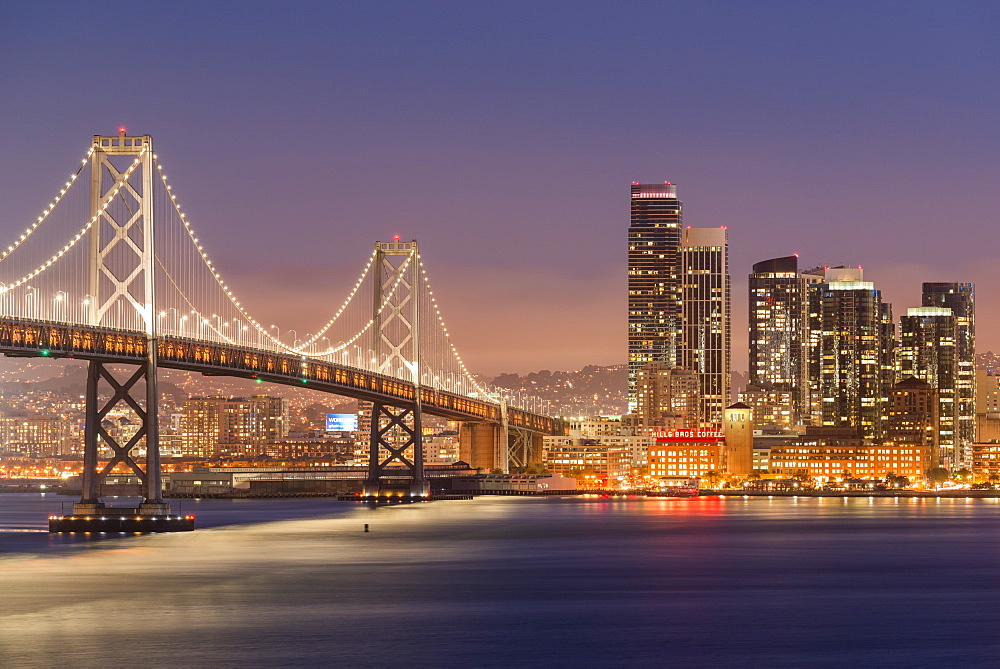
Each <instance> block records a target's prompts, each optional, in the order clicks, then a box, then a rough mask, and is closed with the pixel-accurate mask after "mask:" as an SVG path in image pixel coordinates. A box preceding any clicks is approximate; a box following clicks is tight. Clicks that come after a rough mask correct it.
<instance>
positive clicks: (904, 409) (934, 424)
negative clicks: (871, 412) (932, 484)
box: [878, 376, 943, 474]
mask: <svg viewBox="0 0 1000 669" xmlns="http://www.w3.org/2000/svg"><path fill="white" fill-rule="evenodd" d="M940 406H943V404H941V402H940V401H939V395H938V391H937V390H936V389H935V388H934V386H933V385H932V384H931V383H928V382H927V381H926V380H924V379H919V378H916V377H914V376H907V377H906V378H904V379H903V380H902V381H900V382H899V383H897V384H896V385H895V386H894V387H893V389H892V392H890V393H889V409H888V416H887V419H886V432H885V436H886V443H885V449H883V452H880V453H879V454H878V455H881V456H882V457H884V458H887V459H888V460H889V462H894V461H898V462H899V463H900V464H903V465H907V464H911V463H912V461H913V460H914V457H916V458H918V461H919V462H920V463H921V465H927V466H925V467H923V469H919V468H918V469H917V471H919V472H920V473H921V474H926V470H927V469H930V468H931V467H933V466H935V465H937V464H938V463H939V462H940V455H939V453H938V449H939V444H940V441H939V435H940V434H941V428H940V425H939V422H938V421H939V414H938V410H939V407H940ZM897 473H898V472H897Z"/></svg>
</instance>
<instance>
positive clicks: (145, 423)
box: [49, 352, 194, 532]
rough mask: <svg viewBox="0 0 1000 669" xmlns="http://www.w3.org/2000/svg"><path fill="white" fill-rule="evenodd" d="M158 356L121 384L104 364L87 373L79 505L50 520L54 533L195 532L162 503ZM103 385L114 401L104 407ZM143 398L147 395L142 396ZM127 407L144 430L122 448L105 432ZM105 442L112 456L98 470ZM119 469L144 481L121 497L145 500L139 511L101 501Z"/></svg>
mask: <svg viewBox="0 0 1000 669" xmlns="http://www.w3.org/2000/svg"><path fill="white" fill-rule="evenodd" d="M155 379H156V356H155V352H153V353H152V354H151V355H150V356H148V358H147V360H146V361H145V362H144V363H143V364H141V365H138V366H136V367H135V370H134V371H132V372H131V373H130V374H129V375H128V376H127V378H126V379H125V380H124V381H122V380H120V379H119V377H117V376H116V375H115V374H114V373H113V372H112V371H111V370H110V369H108V366H107V365H105V364H104V363H103V362H99V361H97V360H91V361H90V363H89V364H88V368H87V389H86V394H85V398H86V424H85V426H84V443H83V475H82V481H81V492H82V494H81V496H80V501H79V502H78V503H76V504H74V505H73V513H72V514H71V515H68V516H50V517H49V531H50V532H177V531H187V530H192V529H194V517H193V516H187V517H181V516H174V515H171V511H170V505H169V504H167V503H165V502H164V501H163V493H162V489H161V480H160V458H159V454H160V453H159V446H160V445H159V438H158V437H159V432H158V429H157V400H158V397H157V391H156V380H155ZM102 381H104V382H105V384H106V385H107V386H108V389H109V390H110V394H111V397H110V399H108V400H107V401H106V402H104V403H103V404H102V403H101V398H100V390H101V385H102V383H101V382H102ZM140 381H143V382H144V384H143V385H144V386H145V389H144V395H145V399H144V402H142V403H140V401H139V399H138V398H137V394H138V391H139V389H138V388H137V386H138V385H139V382H140ZM139 397H142V395H139ZM119 405H126V406H128V407H129V409H131V410H132V413H133V414H134V415H135V416H136V418H137V419H138V421H139V428H138V429H137V430H136V432H135V434H133V435H132V436H131V437H129V439H128V441H126V442H125V443H121V442H120V441H119V440H118V439H117V438H116V437H115V436H113V435H112V434H110V433H109V432H108V430H107V428H105V427H104V425H103V421H104V418H105V417H106V416H107V415H108V413H109V412H110V411H111V410H112V409H114V408H115V407H117V406H119ZM140 441H143V442H144V443H145V447H146V462H145V468H143V467H142V466H141V465H140V464H139V463H138V462H137V458H136V454H135V453H134V451H135V450H137V449H136V446H137V445H138V444H139V442H140ZM101 443H104V444H106V445H107V446H108V447H109V448H110V449H111V451H112V452H113V455H112V456H111V459H110V460H109V461H108V462H107V463H105V465H104V466H103V467H101V468H100V469H98V467H99V455H100V453H99V450H100V446H101ZM118 465H124V466H125V467H126V468H127V469H128V470H130V471H131V473H133V474H135V476H136V478H138V479H139V485H138V486H136V487H135V488H133V489H130V490H126V491H122V490H118V491H116V492H127V493H137V494H138V495H140V496H142V497H143V501H142V503H141V504H139V506H138V507H130V508H122V507H117V508H109V507H107V506H105V504H104V503H103V502H101V501H100V498H101V496H102V494H103V492H104V486H105V481H106V480H107V477H108V475H109V474H111V473H112V472H113V471H114V470H115V468H116V467H117V466H118Z"/></svg>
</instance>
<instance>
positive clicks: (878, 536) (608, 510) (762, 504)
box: [0, 495, 1000, 667]
mask: <svg viewBox="0 0 1000 669" xmlns="http://www.w3.org/2000/svg"><path fill="white" fill-rule="evenodd" d="M50 499H51V497H50ZM53 503H54V502H52V501H44V500H41V499H40V498H39V496H37V495H35V496H30V495H3V496H0V524H2V528H3V529H8V530H10V529H17V530H31V529H43V527H44V515H45V514H46V513H48V512H49V511H52V510H53V506H52V505H53ZM55 505H56V507H55V508H56V509H57V508H58V503H57V502H56V503H55ZM189 505H190V506H189ZM39 512H40V513H41V517H39V516H37V515H36V514H37V513H39ZM185 512H191V513H195V514H196V515H198V517H199V521H200V522H201V523H202V524H203V525H204V526H207V525H212V526H211V527H206V529H199V530H198V531H196V532H194V533H184V534H167V535H146V536H129V537H123V538H114V539H110V540H103V541H85V540H81V539H65V538H62V537H50V536H49V535H48V534H46V533H44V532H23V531H19V532H9V531H8V532H0V666H4V667H6V666H50V665H56V664H62V665H67V666H85V667H89V666H105V667H107V666H112V667H113V666H301V665H362V666H460V665H461V666H543V665H577V666H602V665H603V666H606V665H617V666H636V665H646V666H649V665H668V666H674V665H686V666H720V665H726V666H765V665H778V666H792V665H794V666H858V665H861V666H866V665H886V666H929V665H942V664H944V665H958V664H962V665H971V666H987V665H989V666H996V665H997V664H998V662H1000V641H998V640H997V637H996V629H997V627H998V623H1000V606H998V605H1000V535H998V530H1000V503H998V502H997V501H996V500H964V499H962V500H950V499H948V500H905V499H900V500H897V499H868V498H852V499H846V500H844V499H837V498H827V499H812V498H775V499H767V498H752V499H743V498H729V499H720V498H700V499H624V500H623V499H596V498H587V499H580V498H567V499H557V498H479V499H476V500H471V501H454V502H435V503H431V504H418V505H409V506H405V507H393V508H379V509H375V510H371V509H367V508H363V507H357V506H355V505H353V504H351V503H347V502H336V501H333V500H325V499H319V500H287V501H250V502H226V501H222V500H216V501H210V502H202V503H200V504H198V505H197V508H195V504H194V503H193V502H192V503H188V502H185ZM248 512H254V513H265V512H266V513H267V514H268V517H267V520H268V521H269V522H259V523H255V522H249V523H248V522H246V521H247V520H250V519H248V518H247V513H248ZM236 521H242V522H243V524H236V525H230V524H225V523H227V522H236ZM364 523H369V524H370V526H371V532H369V533H367V534H366V533H364V531H363V524H364Z"/></svg>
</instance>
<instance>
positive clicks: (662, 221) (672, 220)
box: [628, 182, 681, 411]
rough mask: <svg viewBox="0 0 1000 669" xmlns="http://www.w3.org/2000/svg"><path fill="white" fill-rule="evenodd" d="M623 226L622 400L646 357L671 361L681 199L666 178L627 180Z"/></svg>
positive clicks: (632, 391) (677, 314)
mask: <svg viewBox="0 0 1000 669" xmlns="http://www.w3.org/2000/svg"><path fill="white" fill-rule="evenodd" d="M631 195H632V197H631V223H630V225H629V229H628V400H629V410H630V411H635V408H636V405H637V400H636V375H637V373H638V371H639V369H640V368H641V367H643V366H644V365H646V364H647V363H650V362H669V363H670V364H677V347H678V344H679V338H680V323H681V304H680V300H681V287H680V274H681V267H680V245H681V201H680V200H678V199H677V187H676V186H675V185H673V184H671V183H669V182H665V183H662V184H640V183H637V182H632V191H631Z"/></svg>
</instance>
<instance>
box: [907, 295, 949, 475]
mask: <svg viewBox="0 0 1000 669" xmlns="http://www.w3.org/2000/svg"><path fill="white" fill-rule="evenodd" d="M899 336H900V342H899V353H898V360H899V372H900V376H901V377H902V378H907V377H915V378H917V379H920V380H922V381H925V382H926V383H927V384H928V385H929V386H930V387H931V388H933V389H934V390H935V394H936V400H937V402H938V403H939V405H940V406H939V407H938V410H937V416H938V424H937V428H938V431H939V434H938V437H937V445H938V448H939V453H940V457H941V459H940V461H939V462H938V463H935V464H942V465H944V466H946V467H950V466H952V465H953V464H955V462H956V455H958V454H959V450H960V449H957V429H958V411H959V404H958V402H957V401H956V395H957V383H958V350H957V339H958V329H957V327H956V323H955V315H954V314H953V313H952V311H951V309H948V308H945V307H917V308H915V309H908V310H907V311H906V315H905V316H902V317H900V319H899Z"/></svg>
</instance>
